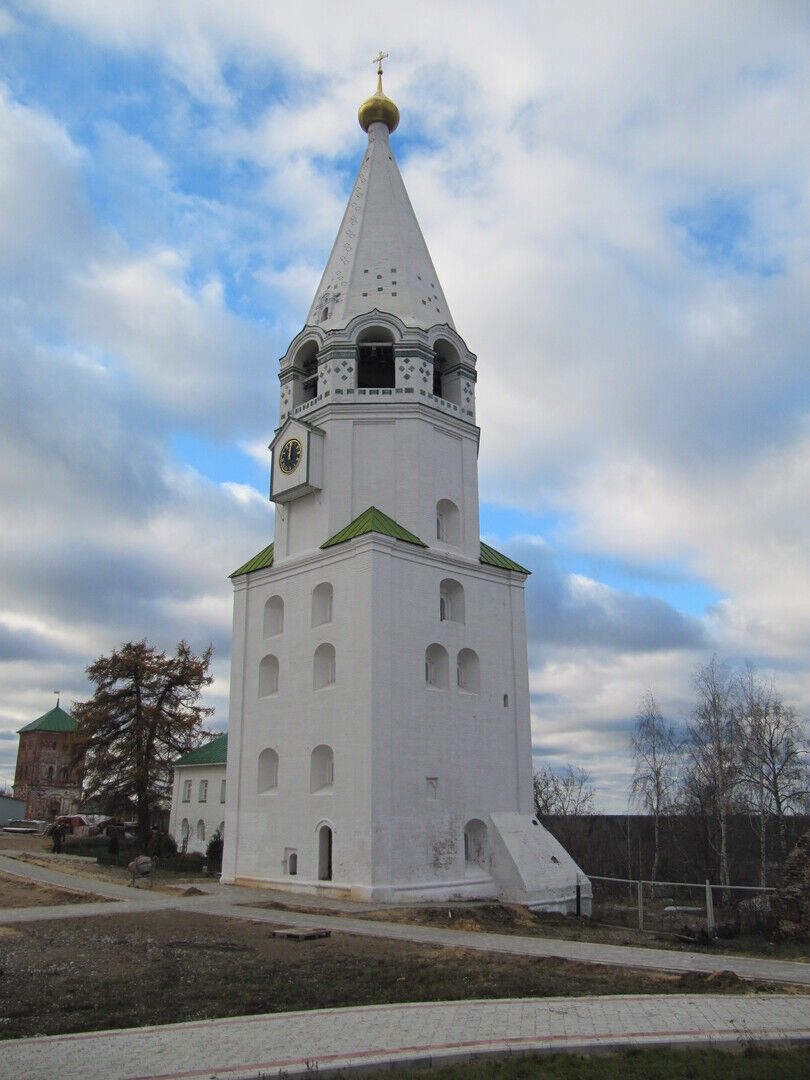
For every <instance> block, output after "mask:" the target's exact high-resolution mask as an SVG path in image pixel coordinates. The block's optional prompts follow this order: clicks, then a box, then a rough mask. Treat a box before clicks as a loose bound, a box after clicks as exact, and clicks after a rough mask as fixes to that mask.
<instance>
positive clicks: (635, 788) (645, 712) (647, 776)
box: [630, 690, 679, 881]
mask: <svg viewBox="0 0 810 1080" xmlns="http://www.w3.org/2000/svg"><path fill="white" fill-rule="evenodd" d="M630 745H631V748H632V752H633V762H634V766H635V767H634V772H633V780H632V783H631V784H630V797H631V799H632V800H633V801H634V802H635V803H636V804H637V805H638V806H639V807H640V808H641V809H642V810H643V811H644V812H645V813H647V814H650V815H651V816H652V819H653V844H654V846H653V864H652V871H651V873H650V877H651V879H652V880H653V881H656V880H657V878H658V862H659V857H660V851H661V847H660V823H661V816H662V814H664V813H665V812H666V811H667V809H669V807H670V806H671V804H672V801H673V798H674V794H675V785H676V780H677V772H676V770H677V760H678V750H679V748H678V739H677V736H676V733H675V728H674V726H673V725H672V724H671V723H669V722H668V721H667V720H665V719H664V717H663V716H662V715H661V711H660V709H659V708H658V704H657V702H656V700H655V696H654V694H653V692H652V690H648V691H647V693H646V694H645V695H644V697H643V698H642V700H641V707H640V709H639V712H638V715H637V716H636V727H635V730H634V732H633V734H632V736H631V738H630Z"/></svg>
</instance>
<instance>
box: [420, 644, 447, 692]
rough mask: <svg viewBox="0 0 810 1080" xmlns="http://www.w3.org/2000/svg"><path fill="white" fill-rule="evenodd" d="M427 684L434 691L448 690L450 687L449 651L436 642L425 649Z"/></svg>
mask: <svg viewBox="0 0 810 1080" xmlns="http://www.w3.org/2000/svg"><path fill="white" fill-rule="evenodd" d="M425 682H426V683H427V685H428V686H432V687H433V688H434V690H447V688H448V686H449V685H450V677H449V660H448V656H447V649H445V648H444V646H443V645H438V644H437V643H436V642H434V643H433V644H432V645H428V647H427V649H425Z"/></svg>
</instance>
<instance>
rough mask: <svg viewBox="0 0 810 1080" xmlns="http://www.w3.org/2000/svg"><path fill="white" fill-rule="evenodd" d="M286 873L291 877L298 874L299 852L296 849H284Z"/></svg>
mask: <svg viewBox="0 0 810 1080" xmlns="http://www.w3.org/2000/svg"><path fill="white" fill-rule="evenodd" d="M284 872H285V874H289V875H290V877H295V875H296V874H297V873H298V852H297V851H296V849H295V848H289V847H288V848H284Z"/></svg>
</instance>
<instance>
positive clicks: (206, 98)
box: [0, 0, 810, 809]
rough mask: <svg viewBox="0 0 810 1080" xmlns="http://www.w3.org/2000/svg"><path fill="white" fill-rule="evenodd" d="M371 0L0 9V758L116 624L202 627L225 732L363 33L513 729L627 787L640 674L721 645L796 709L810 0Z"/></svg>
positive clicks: (607, 800) (602, 781)
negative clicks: (293, 344) (804, 1)
mask: <svg viewBox="0 0 810 1080" xmlns="http://www.w3.org/2000/svg"><path fill="white" fill-rule="evenodd" d="M361 10H362V9H361V8H359V7H358V15H359V13H360V12H361ZM375 11H376V15H377V20H378V25H375V26H373V27H370V26H369V25H368V20H367V19H365V18H359V17H358V18H347V19H340V20H337V22H336V20H335V19H334V17H333V16H334V11H333V9H332V8H330V7H329V6H327V5H320V4H317V3H304V4H303V5H299V6H298V7H297V8H296V11H295V12H294V13H288V12H286V11H284V10H281V9H279V10H275V6H274V5H267V4H264V3H259V2H258V0H257V2H252V0H241V2H236V3H234V4H231V5H227V6H220V5H210V4H207V3H202V2H200V3H192V2H185V0H182V2H181V0H178V3H176V4H171V5H165V4H159V3H157V2H154V0H144V2H143V3H141V4H138V5H130V4H125V3H114V2H109V3H105V4H100V3H97V2H96V0H74V2H72V3H71V4H69V5H65V4H61V3H57V2H56V0H34V2H29V3H26V4H18V3H15V2H10V3H9V2H7V3H3V2H2V0H0V148H1V150H2V152H1V153H0V321H2V325H3V326H4V334H3V338H2V341H0V364H2V370H3V378H4V386H7V387H8V388H9V391H10V392H9V393H8V394H7V395H4V402H3V404H2V415H1V416H0V444H1V445H0V448H1V449H2V454H0V462H2V464H0V498H1V499H2V506H3V514H2V519H3V520H2V522H1V523H0V540H1V541H2V545H3V551H4V558H3V560H2V568H0V574H2V576H3V581H2V589H0V596H2V598H3V599H2V600H0V676H2V677H1V678H0V687H2V689H0V780H8V779H10V778H11V775H12V771H13V762H14V756H15V749H16V741H15V736H14V733H15V731H16V730H17V728H18V727H20V726H21V725H22V724H23V723H25V722H27V721H28V720H30V719H32V718H33V717H34V716H37V715H39V714H40V713H41V712H43V711H45V709H46V708H48V707H49V705H50V701H51V691H52V690H53V689H54V688H55V687H57V686H59V687H60V688H62V689H63V691H64V697H65V700H67V701H71V700H76V699H80V698H81V697H82V696H83V695H84V694H85V693H86V692H87V685H86V683H85V681H84V676H83V669H84V667H85V665H86V664H87V663H89V662H90V661H91V660H92V659H94V657H95V656H97V655H98V654H99V653H101V652H103V651H106V650H109V649H110V648H112V647H113V646H114V645H116V644H117V643H118V642H120V641H123V640H127V639H128V638H134V637H142V636H147V637H149V638H150V639H152V640H154V641H156V642H158V643H159V644H161V645H163V646H166V647H171V646H172V645H173V644H174V643H176V641H177V640H178V639H179V638H180V637H188V638H189V639H190V640H191V641H192V643H193V644H194V645H195V646H196V647H199V648H203V647H204V646H205V645H206V644H207V643H208V641H213V642H214V645H215V649H216V658H215V675H216V679H215V683H214V686H213V687H212V689H211V696H210V700H211V703H212V704H213V705H214V706H215V708H216V716H215V724H216V726H217V727H219V728H222V727H224V726H225V725H226V723H227V681H228V672H229V660H228V651H229V644H230V643H229V635H230V602H231V600H230V592H229V586H228V583H227V573H228V572H229V571H230V570H231V569H233V567H234V566H236V565H238V564H239V563H241V562H242V561H243V560H244V559H245V558H247V557H248V556H250V555H251V554H253V553H254V552H255V551H256V550H258V549H259V548H261V547H263V546H264V545H265V544H266V543H267V542H268V540H269V539H270V538H271V537H272V529H273V513H272V507H271V505H270V504H269V503H268V501H267V487H268V484H267V466H266V454H265V448H266V446H267V443H268V442H269V440H270V438H271V437H272V434H273V430H274V428H275V426H276V424H277V420H278V382H277V378H276V373H277V359H278V357H280V356H281V355H282V354H283V353H284V351H285V350H286V347H287V344H288V342H289V340H290V339H291V338H292V336H293V335H294V334H295V333H297V331H298V330H299V329H300V327H301V325H302V323H303V320H304V318H305V316H306V312H307V309H308V306H309V303H310V301H311V298H312V295H313V293H314V289H315V286H316V284H317V281H318V278H319V275H320V272H321V270H322V268H323V265H324V263H325V260H326V258H327V255H328V253H329V250H330V247H331V244H332V240H333V238H334V235H335V232H336V231H337V227H338V225H339V222H340V218H341V215H342V212H343V208H344V205H345V200H346V198H347V196H348V192H349V190H350V187H351V184H352V182H353V179H354V174H355V171H356V169H357V167H358V164H359V161H360V158H361V155H362V151H363V145H364V136H363V133H362V131H361V130H360V129H359V127H358V125H357V123H356V109H357V105H358V103H359V102H360V101H361V100H362V98H363V97H364V96H365V95H366V94H367V93H368V91H369V89H370V88H371V87H372V85H373V79H374V75H373V68H372V66H371V64H370V62H369V61H370V57H371V56H373V55H374V53H375V52H376V51H377V49H378V48H379V47H380V42H382V43H383V44H384V45H386V46H387V48H388V51H390V53H391V59H390V63H389V66H388V72H387V76H386V88H387V89H388V91H389V92H390V93H391V94H392V96H394V97H395V99H396V100H397V102H398V104H399V106H400V110H401V113H402V123H401V126H400V129H399V130H398V131H397V133H396V135H395V137H394V140H393V145H394V150H395V153H396V154H397V158H398V161H399V164H400V167H401V169H402V171H403V175H404V177H405V182H406V185H407V186H408V189H409V193H410V196H411V200H412V202H413V204H414V207H415V209H416V212H417V216H418V217H419V220H420V222H421V225H422V228H423V232H424V233H425V236H426V239H427V242H428V246H429V247H430V250H431V253H432V256H433V260H434V263H435V265H436V268H437V272H438V274H439V276H440V279H441V282H442V286H443V289H444V292H445V294H446V296H447V298H448V302H449V304H450V308H451V310H452V312H453V315H454V319H455V323H456V326H457V328H458V329H459V331H460V333H461V334H462V336H463V337H464V338H465V340H466V341H467V343H468V345H469V346H470V348H471V349H472V350H473V351H474V352H475V353H476V354H477V355H478V370H479V383H478V419H479V423H480V425H481V430H482V440H481V453H480V459H479V469H480V486H481V529H482V535H483V536H484V537H485V538H487V539H489V540H490V541H491V542H492V543H494V544H496V546H498V547H501V548H503V549H505V550H508V551H510V552H511V553H512V554H514V555H515V557H518V558H520V559H521V561H523V562H525V563H526V564H527V565H529V566H530V567H531V568H532V570H533V575H532V578H531V579H530V583H529V586H528V589H527V615H528V624H529V631H530V666H531V688H532V700H533V734H534V741H535V746H536V747H537V748H541V749H542V756H543V758H544V759H546V760H549V761H551V762H552V763H553V764H555V765H562V764H564V763H566V762H573V763H575V764H583V765H584V766H585V767H586V768H588V769H589V770H590V771H591V772H592V774H593V776H594V781H595V783H596V787H597V790H598V792H599V797H600V803H601V805H603V806H604V807H605V808H607V809H621V808H622V807H623V806H624V805H625V802H626V794H627V782H628V777H629V770H630V762H629V758H628V749H627V733H628V731H629V728H630V726H631V724H632V718H633V715H634V713H635V710H636V709H637V707H638V703H639V700H640V698H641V695H642V694H643V693H644V692H645V691H646V690H647V689H648V688H652V689H653V690H654V691H655V692H656V693H657V694H658V696H659V698H660V700H661V703H662V705H663V707H664V709H665V711H666V712H667V714H668V715H670V716H671V717H672V718H673V719H675V720H678V721H683V720H684V719H685V718H686V717H687V716H688V714H689V708H690V701H691V697H690V695H691V673H692V671H693V669H694V666H695V664H696V663H698V662H701V661H703V660H705V659H706V658H707V657H708V656H709V655H710V654H711V652H712V651H714V650H717V651H718V652H719V653H720V654H721V655H723V656H724V657H726V658H727V659H729V660H730V661H731V662H732V663H737V662H741V661H742V660H743V659H745V658H750V659H751V660H753V661H754V662H755V663H757V665H758V666H759V667H760V668H761V670H762V671H763V672H764V673H765V674H770V675H772V676H773V677H774V678H775V680H776V681H777V683H778V685H779V686H780V688H781V689H782V692H783V694H784V696H785V697H786V698H787V699H788V700H789V701H792V702H793V703H794V704H795V705H796V707H797V708H798V710H799V712H800V713H801V714H804V715H806V714H807V713H808V711H810V670H808V663H807V657H808V656H809V655H810V615H809V614H808V612H810V554H808V550H807V545H806V541H805V530H806V522H807V520H808V519H810V503H808V498H810V496H808V492H810V377H809V376H808V370H809V369H808V365H807V355H808V347H809V346H810V315H808V310H807V304H806V297H807V295H808V287H809V286H810V281H809V280H808V277H810V275H809V274H808V259H807V251H808V250H810V245H808V232H809V229H808V226H809V224H810V209H809V201H808V200H809V194H810V189H809V188H808V179H807V177H808V176H810V133H808V131H807V125H806V124H803V123H802V122H801V118H803V117H805V116H806V115H807V114H808V107H809V106H810V86H809V85H808V71H810V65H808V59H810V55H809V54H810V25H809V22H808V15H807V13H806V11H805V9H804V8H803V7H802V6H800V5H789V4H788V5H781V4H780V5H768V4H765V5H750V6H748V5H742V6H740V5H738V4H723V3H720V4H717V5H714V6H713V7H712V9H711V10H710V11H708V12H707V11H706V9H705V5H702V4H699V3H680V4H677V5H675V4H660V5H656V6H655V8H654V9H647V11H646V12H645V15H644V18H643V20H642V19H641V18H640V16H639V15H638V13H635V12H634V11H633V10H632V9H631V8H629V7H628V6H627V5H625V4H615V5H613V4H607V5H602V6H600V7H599V9H598V11H595V10H594V8H593V6H592V5H588V4H577V3H574V4H570V5H565V9H564V10H563V9H562V8H561V6H560V5H557V4H551V3H540V4H523V3H517V2H513V3H507V4H505V5H503V7H502V11H501V12H500V14H499V18H498V19H497V20H493V18H492V8H491V6H490V5H487V4H483V3H470V4H467V5H465V8H464V16H463V18H462V17H461V16H460V14H459V9H458V8H457V6H456V5H455V4H453V3H434V4H430V5H425V4H422V3H421V2H417V3H415V4H413V5H410V6H409V9H408V11H407V12H405V11H404V10H400V9H399V8H397V7H396V6H394V5H390V6H383V7H382V8H378V9H375ZM428 22H429V25H430V28H431V30H430V33H429V34H428V33H425V32H424V26H425V25H426V23H428ZM338 23H339V25H338ZM358 27H359V28H360V29H358Z"/></svg>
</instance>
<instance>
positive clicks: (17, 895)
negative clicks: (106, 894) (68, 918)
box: [0, 873, 101, 909]
mask: <svg viewBox="0 0 810 1080" xmlns="http://www.w3.org/2000/svg"><path fill="white" fill-rule="evenodd" d="M100 899H101V898H100V897H98V896H90V895H89V894H88V893H81V892H71V891H70V890H68V889H58V888H56V887H55V886H53V885H39V884H38V883H36V882H33V881H23V879H22V878H17V877H14V876H13V875H12V874H3V873H0V909H3V908H21V907H47V906H49V905H51V904H86V903H88V902H91V901H94V900H100Z"/></svg>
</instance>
